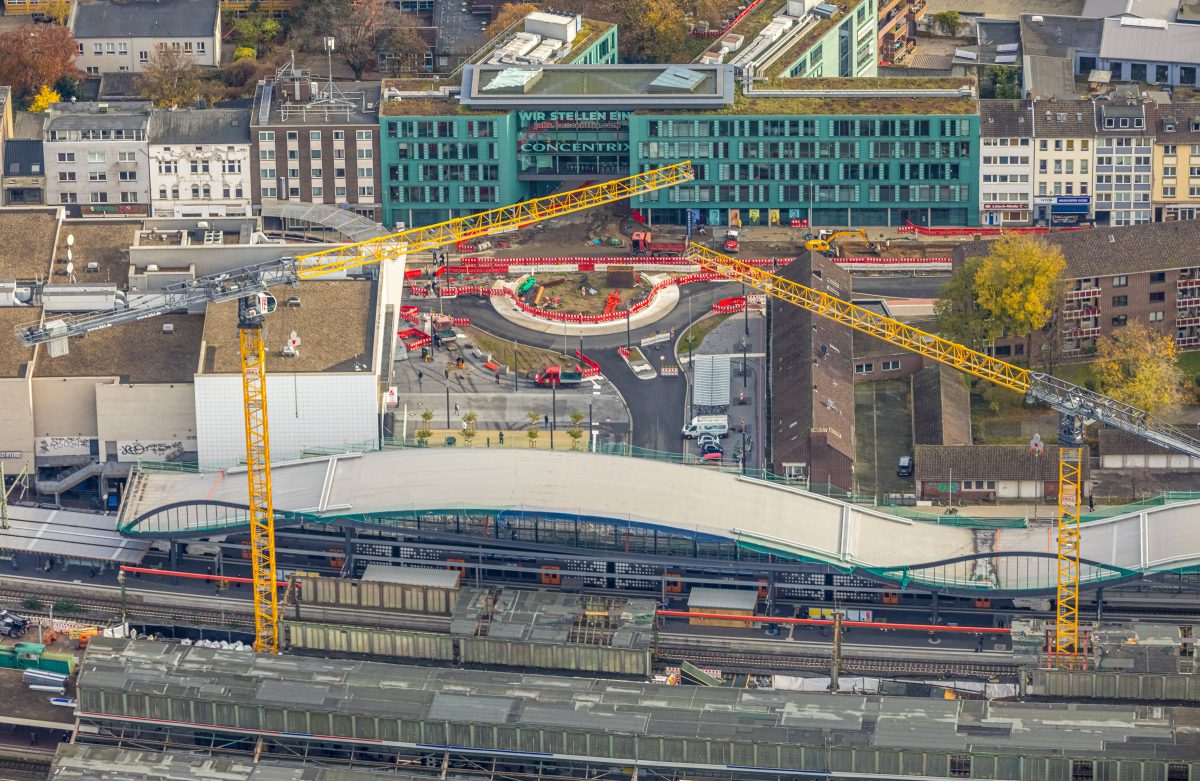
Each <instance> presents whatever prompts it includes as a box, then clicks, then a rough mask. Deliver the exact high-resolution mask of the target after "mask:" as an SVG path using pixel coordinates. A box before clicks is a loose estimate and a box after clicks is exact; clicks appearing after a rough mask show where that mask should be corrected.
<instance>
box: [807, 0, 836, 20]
mask: <svg viewBox="0 0 1200 781" xmlns="http://www.w3.org/2000/svg"><path fill="white" fill-rule="evenodd" d="M812 12H813V13H814V14H816V15H817V16H819V17H821V18H822V19H828V18H830V17H831V16H833V15H834V14H836V13H837V12H838V7H837V6H836V5H834V4H833V3H819V4H817V5H815V6H813V9H812Z"/></svg>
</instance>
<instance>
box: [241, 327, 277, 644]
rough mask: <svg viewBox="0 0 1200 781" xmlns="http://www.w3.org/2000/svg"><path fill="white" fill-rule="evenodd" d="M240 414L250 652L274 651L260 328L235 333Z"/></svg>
mask: <svg viewBox="0 0 1200 781" xmlns="http://www.w3.org/2000/svg"><path fill="white" fill-rule="evenodd" d="M238 336H239V339H240V343H241V358H242V397H243V403H244V409H245V415H246V481H247V484H248V487H249V492H250V493H249V496H250V502H249V506H250V559H251V565H252V570H253V572H254V650H255V651H258V652H259V653H268V654H273V653H277V652H278V651H279V594H278V591H277V590H276V586H275V508H274V506H273V499H272V494H271V443H270V437H269V435H268V431H267V373H266V354H265V351H264V347H263V338H262V328H261V327H247V328H241V329H239V331H238Z"/></svg>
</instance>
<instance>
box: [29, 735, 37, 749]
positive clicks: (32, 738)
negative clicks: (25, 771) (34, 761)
mask: <svg viewBox="0 0 1200 781" xmlns="http://www.w3.org/2000/svg"><path fill="white" fill-rule="evenodd" d="M29 745H31V746H36V745H37V733H36V732H30V733H29Z"/></svg>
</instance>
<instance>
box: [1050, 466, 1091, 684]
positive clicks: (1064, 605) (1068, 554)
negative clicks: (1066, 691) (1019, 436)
mask: <svg viewBox="0 0 1200 781" xmlns="http://www.w3.org/2000/svg"><path fill="white" fill-rule="evenodd" d="M1082 464H1083V448H1078V447H1063V448H1059V450H1058V594H1057V596H1058V608H1057V612H1056V614H1055V620H1054V646H1053V648H1052V657H1053V658H1052V659H1051V661H1052V663H1053V665H1054V666H1055V667H1057V668H1059V669H1073V668H1075V667H1078V666H1079V665H1080V664H1081V662H1083V661H1084V660H1085V659H1086V658H1087V656H1086V654H1085V653H1084V649H1083V648H1081V647H1080V643H1079V516H1080V503H1081V501H1082V491H1083V480H1082V472H1083V468H1082Z"/></svg>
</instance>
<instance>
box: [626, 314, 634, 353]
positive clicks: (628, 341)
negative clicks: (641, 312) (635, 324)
mask: <svg viewBox="0 0 1200 781" xmlns="http://www.w3.org/2000/svg"><path fill="white" fill-rule="evenodd" d="M632 314H633V308H632V307H628V306H627V307H625V349H626V350H632V349H633V341H632V340H631V339H630V336H629V333H630V332H629V318H630V316H631V315H632Z"/></svg>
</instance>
